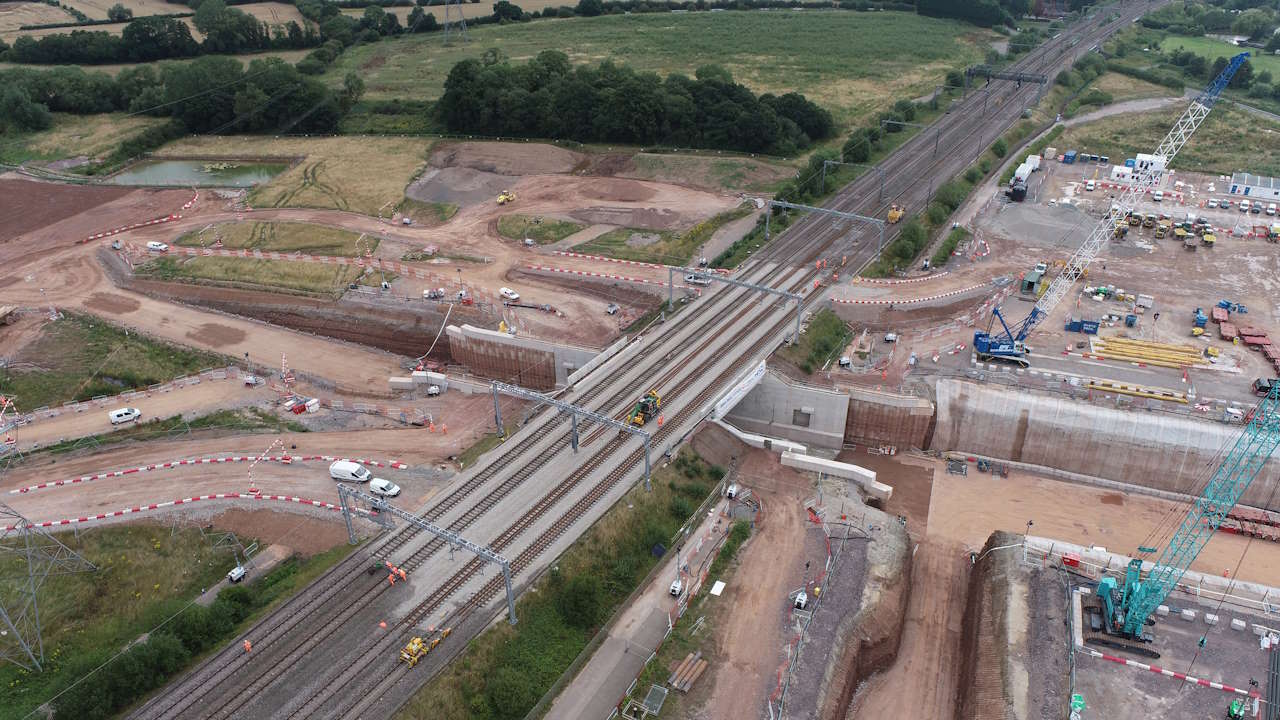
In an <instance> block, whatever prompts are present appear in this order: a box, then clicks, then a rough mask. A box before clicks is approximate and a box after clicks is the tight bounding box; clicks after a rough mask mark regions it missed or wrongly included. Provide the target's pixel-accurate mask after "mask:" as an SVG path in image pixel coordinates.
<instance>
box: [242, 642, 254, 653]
mask: <svg viewBox="0 0 1280 720" xmlns="http://www.w3.org/2000/svg"><path fill="white" fill-rule="evenodd" d="M252 650H253V643H251V642H249V641H248V640H245V641H244V651H245V652H250V651H252Z"/></svg>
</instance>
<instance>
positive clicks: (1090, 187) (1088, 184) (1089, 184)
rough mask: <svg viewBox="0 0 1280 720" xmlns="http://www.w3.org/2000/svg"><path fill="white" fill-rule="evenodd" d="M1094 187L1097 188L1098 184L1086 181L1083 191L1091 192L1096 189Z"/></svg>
mask: <svg viewBox="0 0 1280 720" xmlns="http://www.w3.org/2000/svg"><path fill="white" fill-rule="evenodd" d="M1096 187H1098V184H1097V183H1095V182H1094V181H1092V180H1090V181H1088V182H1086V183H1085V184H1084V189H1085V190H1088V191H1089V192H1093V190H1094V188H1096Z"/></svg>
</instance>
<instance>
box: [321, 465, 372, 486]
mask: <svg viewBox="0 0 1280 720" xmlns="http://www.w3.org/2000/svg"><path fill="white" fill-rule="evenodd" d="M329 477H331V478H333V479H334V480H339V481H346V482H358V483H362V482H369V478H370V477H372V476H371V475H370V474H369V471H368V470H366V469H365V467H364V466H363V465H361V464H360V463H358V462H351V461H350V460H338V461H335V462H334V463H333V464H332V465H330V466H329Z"/></svg>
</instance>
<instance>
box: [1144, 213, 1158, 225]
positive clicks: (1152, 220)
mask: <svg viewBox="0 0 1280 720" xmlns="http://www.w3.org/2000/svg"><path fill="white" fill-rule="evenodd" d="M1155 226H1156V216H1155V215H1154V214H1152V213H1147V214H1146V215H1145V216H1144V217H1143V218H1142V227H1145V228H1153V227H1155Z"/></svg>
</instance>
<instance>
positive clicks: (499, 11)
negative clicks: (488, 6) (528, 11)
mask: <svg viewBox="0 0 1280 720" xmlns="http://www.w3.org/2000/svg"><path fill="white" fill-rule="evenodd" d="M493 17H494V19H495V20H497V21H498V22H500V23H501V22H518V21H520V20H525V19H526V18H525V16H524V10H521V9H520V6H519V5H515V4H513V3H510V2H508V1H507V0H498V2H496V3H494V4H493Z"/></svg>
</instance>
